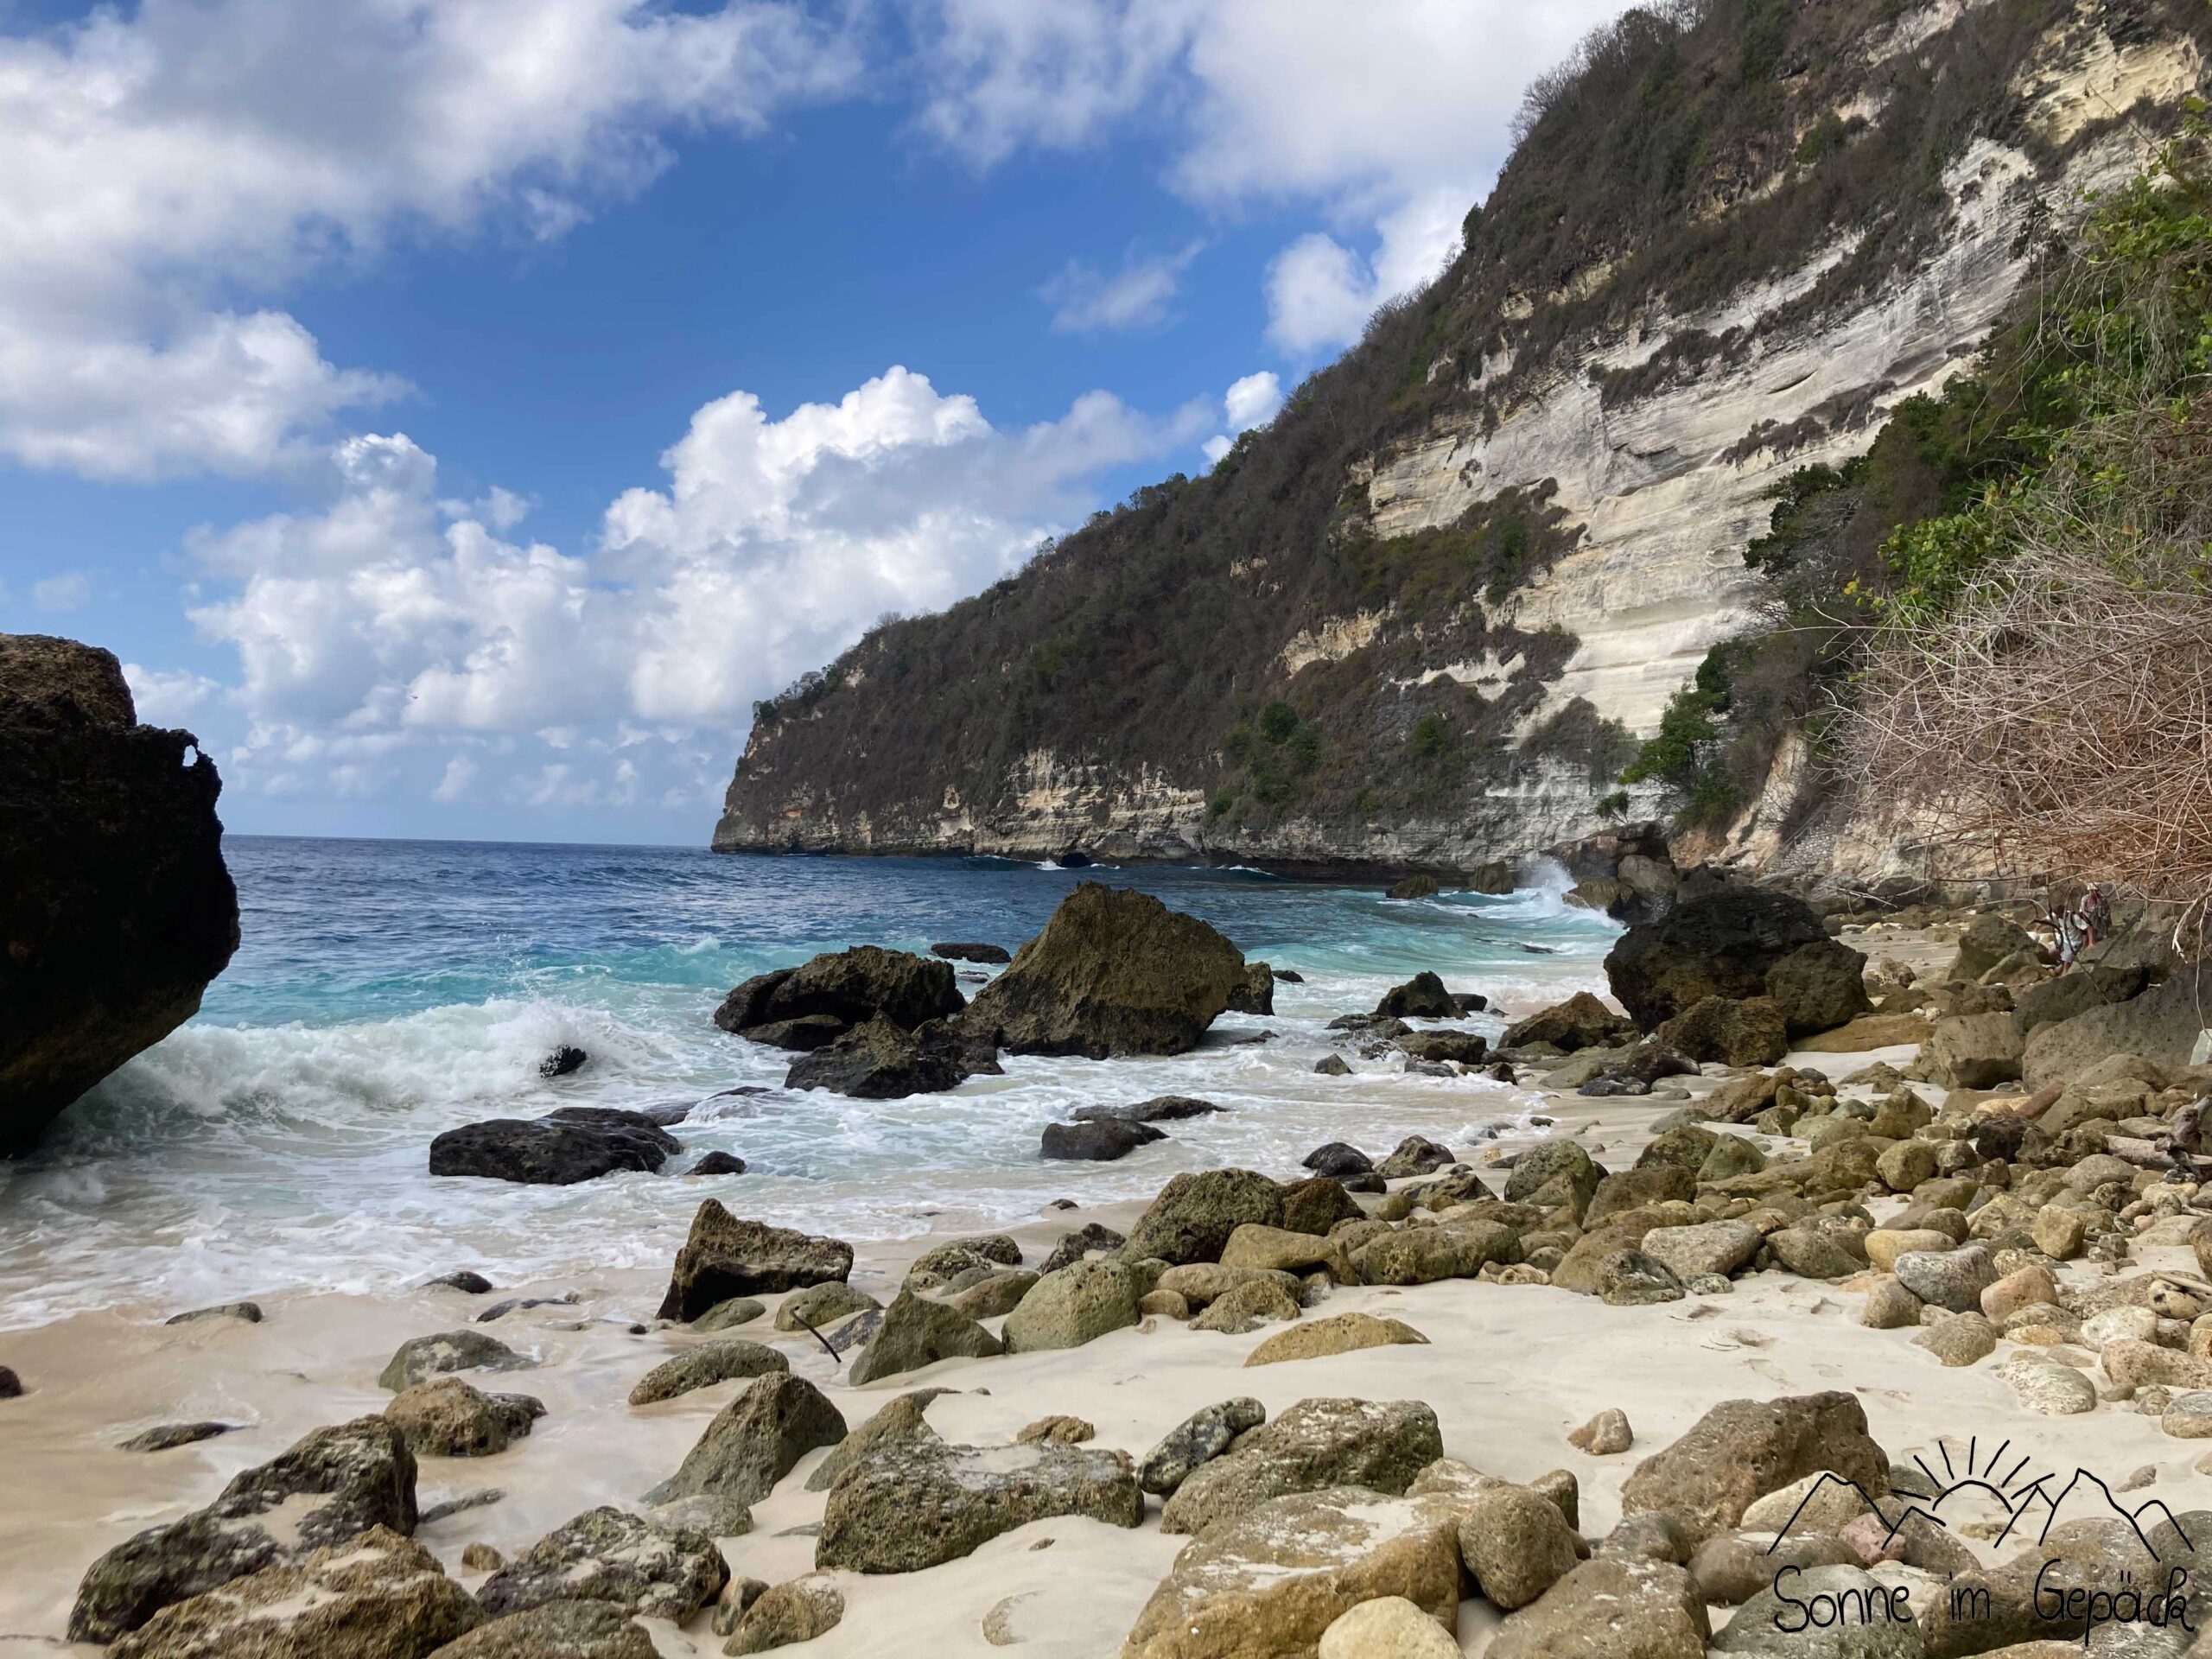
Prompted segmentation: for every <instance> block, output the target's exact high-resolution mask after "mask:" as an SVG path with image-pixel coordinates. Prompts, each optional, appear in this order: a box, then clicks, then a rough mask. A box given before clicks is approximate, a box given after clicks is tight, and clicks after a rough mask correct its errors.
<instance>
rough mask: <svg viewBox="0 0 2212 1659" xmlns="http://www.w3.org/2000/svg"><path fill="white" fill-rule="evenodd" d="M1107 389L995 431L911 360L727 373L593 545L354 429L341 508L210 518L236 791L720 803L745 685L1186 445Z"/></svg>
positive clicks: (341, 448)
mask: <svg viewBox="0 0 2212 1659" xmlns="http://www.w3.org/2000/svg"><path fill="white" fill-rule="evenodd" d="M1212 418H1213V416H1211V413H1210V412H1209V410H1207V408H1206V407H1205V405H1203V404H1199V405H1193V406H1192V407H1190V408H1188V409H1185V410H1181V411H1179V412H1177V413H1176V414H1174V415H1172V416H1168V417H1166V418H1165V419H1154V418H1151V417H1147V416H1144V415H1141V414H1140V413H1138V412H1137V411H1135V410H1131V409H1129V408H1128V406H1127V405H1125V404H1122V403H1121V402H1120V400H1118V399H1116V398H1115V397H1111V396H1109V395H1107V394H1105V393H1103V392H1094V393H1090V394H1089V395H1086V396H1085V397H1080V398H1078V399H1077V400H1076V402H1075V403H1074V404H1073V405H1072V406H1071V408H1070V409H1069V410H1068V411H1067V413H1066V414H1065V415H1064V416H1061V417H1060V418H1059V419H1058V420H1056V421H1051V422H1046V423H1040V424H1038V425H1034V426H1031V427H1027V428H1013V429H1002V428H999V427H996V426H994V425H993V424H992V423H991V422H990V421H989V420H988V418H986V416H984V414H983V412H982V410H981V409H980V408H979V407H978V406H977V405H976V402H975V400H974V399H973V398H970V397H963V396H960V395H958V394H946V393H942V392H939V391H938V390H937V389H936V388H935V387H934V386H933V385H931V383H930V382H929V380H928V379H927V378H925V377H924V376H922V375H919V374H916V373H914V372H912V371H910V370H907V369H904V368H893V369H891V370H889V371H887V372H885V373H883V374H881V375H880V376H878V377H876V378H874V379H872V380H870V381H868V383H867V384H866V385H861V386H860V387H858V388H856V389H855V390H854V391H851V392H849V393H848V394H846V395H845V397H842V398H841V399H840V400H838V401H837V402H836V403H835V404H802V405H800V406H799V407H798V408H797V409H795V410H791V412H790V413H789V414H787V415H785V416H782V417H781V418H774V417H772V416H770V415H769V414H768V412H767V411H766V410H764V409H763V408H762V407H761V404H760V400H759V399H758V398H756V397H753V396H752V395H751V394H750V393H747V392H734V393H732V394H730V395H729V396H728V397H722V398H719V399H717V400H716V401H715V402H713V403H711V404H707V405H706V406H704V407H703V408H702V409H701V410H698V411H697V412H696V414H695V415H694V416H692V418H691V421H690V426H689V429H687V430H686V431H685V433H684V434H683V436H682V437H681V438H680V439H679V440H678V441H677V442H676V443H675V444H674V445H672V446H671V448H669V450H668V451H667V453H666V454H664V456H663V457H662V464H663V467H664V472H665V478H664V481H663V482H662V483H661V485H660V486H658V487H652V488H646V487H639V488H637V489H632V490H629V491H626V492H625V493H623V494H622V495H620V497H619V498H617V499H615V500H614V501H613V503H612V504H611V505H609V507H608V508H607V512H606V514H605V518H604V522H603V525H602V528H601V535H600V537H599V538H598V540H597V543H596V544H595V545H594V546H592V547H590V548H588V549H585V550H579V551H576V552H563V551H562V550H558V549H556V548H554V547H551V546H549V545H547V544H545V543H539V542H534V541H530V540H528V539H526V538H516V537H512V535H511V534H510V531H512V527H513V526H512V522H510V523H508V524H500V523H498V522H496V520H497V519H499V518H500V517H502V516H503V515H505V514H506V513H508V512H510V508H509V507H508V506H506V505H503V504H505V503H512V500H513V499H514V498H512V497H507V496H503V495H502V494H500V493H493V494H492V495H490V496H487V497H486V499H485V504H484V510H483V511H481V512H474V511H471V510H469V508H468V506H467V504H463V503H459V502H456V501H454V500H453V499H450V498H447V497H442V496H441V495H440V493H439V491H438V477H437V473H438V468H437V463H436V461H435V459H434V458H433V457H431V456H430V455H429V454H427V453H426V452H425V451H423V449H422V448H420V447H419V446H418V445H416V443H414V442H412V441H411V440H410V439H409V438H407V437H405V436H404V435H397V434H392V435H379V436H365V437H360V438H353V439H348V440H346V441H344V442H341V443H340V444H339V445H337V446H336V447H335V448H334V450H333V451H332V452H331V454H330V456H329V491H330V499H329V500H328V501H327V504H326V505H324V506H323V507H322V508H321V510H320V511H318V512H309V513H282V514H275V515H271V516H269V517H266V518H260V519H257V520H254V521H251V522H250V523H247V524H240V525H237V526H234V527H232V528H231V529H229V530H226V531H219V532H218V531H208V532H203V533H201V534H200V535H199V536H197V537H194V541H193V544H192V545H193V551H194V555H195V556H196V557H197V558H198V560H199V561H200V564H201V566H202V568H203V569H204V571H205V572H206V574H207V577H208V579H209V581H210V582H211V583H212V584H213V586H214V587H215V588H216V589H217V591H216V592H215V593H214V594H212V595H211V596H210V597H209V598H208V599H207V601H206V602H204V603H202V604H201V605H200V606H199V607H197V608H195V609H194V612H193V613H192V615H193V620H194V623H195V624H196V625H197V626H198V627H199V629H200V632H201V633H202V634H203V635H204V636H205V637H206V638H207V639H210V640H213V641H216V642H219V643H222V644H226V645H229V646H231V647H232V648H233V649H235V650H236V652H238V662H239V681H238V686H237V688H236V690H235V693H234V696H235V700H236V702H237V703H238V707H239V709H240V711H241V714H242V717H243V720H244V722H245V734H244V736H243V737H242V738H241V740H240V741H238V743H237V744H236V745H235V746H234V747H233V748H232V753H231V754H230V755H229V756H228V757H227V761H228V764H229V766H230V768H231V770H232V783H233V785H234V786H236V787H239V788H243V789H246V790H255V789H283V790H293V791H300V790H308V789H312V788H313V787H315V779H316V777H317V776H318V775H320V776H321V778H322V779H324V782H325V783H326V785H327V787H328V788H329V789H331V790H333V791H339V792H346V791H362V790H367V789H378V788H387V787H390V788H403V789H412V790H414V791H416V792H417V793H418V794H419V795H421V796H423V797H427V798H431V799H434V800H438V801H442V802H454V801H459V800H462V799H465V798H475V797H478V796H480V795H486V794H488V795H491V796H493V797H496V798H503V799H507V800H511V801H513V802H516V803H518V804H522V805H525V806H530V807H536V808H544V809H562V808H572V807H579V806H620V805H626V804H631V803H633V802H636V801H639V800H643V799H646V798H653V799H657V800H658V801H659V802H661V803H663V804H666V803H667V802H669V801H671V799H676V800H701V799H703V798H705V797H706V796H707V795H708V794H709V792H710V791H713V790H715V789H718V788H719V787H720V785H721V782H722V781H725V780H726V772H727V767H728V761H729V757H730V755H731V753H734V741H735V739H736V736H737V734H741V732H742V731H743V729H744V728H745V726H746V724H747V721H748V720H749V718H750V714H751V708H752V704H753V702H754V701H755V700H757V699H759V698H761V697H764V696H770V695H772V693H774V692H776V691H778V690H781V689H782V688H783V687H784V686H785V684H786V683H789V682H790V681H791V679H793V678H795V677H797V676H798V674H800V673H801V672H803V671H805V670H807V669H810V668H814V667H817V666H819V665H820V664H822V663H823V662H825V661H827V660H829V658H832V657H834V656H836V654H837V653H838V652H840V651H842V649H843V648H844V647H845V646H847V645H849V644H851V643H852V641H853V640H854V639H857V638H858V637H859V636H860V634H861V632H863V631H864V630H865V628H866V627H867V626H868V624H869V623H870V622H871V621H872V620H874V619H875V618H876V617H877V616H879V615H880V614H881V613H883V612H884V611H886V610H887V609H888V610H898V611H902V612H915V611H924V610H930V609H935V608H938V607H942V606H944V605H945V604H948V603H950V602H951V601H954V600H956V599H958V598H961V597H963V595H965V594H969V593H972V592H974V591H976V589H977V588H981V587H983V586H984V585H986V584H987V583H988V582H992V581H994V580H995V579H996V578H997V577H999V576H1001V575H1004V574H1006V573H1007V571H1009V570H1010V569H1014V567H1015V566H1016V565H1018V564H1019V563H1020V562H1021V561H1022V560H1023V559H1024V558H1025V557H1026V556H1027V555H1028V553H1029V552H1030V551H1031V550H1032V549H1033V548H1034V547H1035V545H1036V543H1038V541H1039V539H1040V538H1041V537H1045V536H1047V535H1050V534H1052V533H1054V532H1055V531H1058V530H1060V529H1063V528H1065V527H1066V526H1068V525H1070V524H1074V523H1077V522H1079V521H1080V519H1081V518H1082V517H1083V516H1084V513H1085V512H1087V510H1088V508H1089V507H1090V504H1091V503H1092V501H1093V500H1094V499H1095V498H1096V483H1097V480H1098V478H1099V476H1100V474H1102V473H1103V472H1106V471H1108V470H1109V469H1112V468H1115V467H1122V466H1125V465H1128V464H1132V463H1136V462H1145V461H1157V460H1159V459H1160V458H1162V457H1164V456H1166V455H1167V454H1171V453H1172V452H1173V450H1174V449H1175V448H1179V447H1180V446H1182V445H1185V444H1188V443H1190V442H1193V441H1194V440H1195V439H1196V437H1197V436H1198V434H1199V433H1200V432H1202V431H1203V430H1205V426H1206V425H1207V424H1210V423H1211V420H1212Z"/></svg>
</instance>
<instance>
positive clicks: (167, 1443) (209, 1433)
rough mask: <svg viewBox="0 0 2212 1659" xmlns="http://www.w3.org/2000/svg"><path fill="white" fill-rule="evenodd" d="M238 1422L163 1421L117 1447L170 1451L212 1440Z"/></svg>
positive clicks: (228, 1431)
mask: <svg viewBox="0 0 2212 1659" xmlns="http://www.w3.org/2000/svg"><path fill="white" fill-rule="evenodd" d="M236 1427H238V1425H237V1424H236V1423H217V1422H198V1423H162V1424H160V1425H159V1426H157V1427H153V1428H149V1429H147V1430H145V1431H144V1432H143V1433H137V1434H133V1435H132V1436H131V1437H130V1439H129V1440H124V1441H122V1442H121V1443H120V1444H118V1446H117V1447H116V1450H118V1452H170V1451H174V1450H175V1448H176V1447H178V1446H197V1445H199V1444H200V1441H202V1440H213V1439H214V1438H215V1437H216V1436H217V1435H218V1434H227V1433H230V1432H231V1431H232V1429H233V1428H236Z"/></svg>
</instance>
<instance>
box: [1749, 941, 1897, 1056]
mask: <svg viewBox="0 0 2212 1659" xmlns="http://www.w3.org/2000/svg"><path fill="white" fill-rule="evenodd" d="M1766 995H1767V1000H1768V1001H1770V1002H1772V1003H1773V1004H1774V1005H1775V1007H1777V1008H1779V1009H1780V1010H1781V1011H1782V1019H1783V1024H1785V1025H1787V1026H1788V1027H1789V1034H1790V1035H1791V1036H1793V1037H1808V1036H1811V1035H1812V1034H1814V1033H1816V1032H1823V1031H1834V1029H1835V1028H1836V1027H1838V1026H1847V1025H1849V1024H1850V1023H1851V1022H1852V1021H1853V1020H1856V1019H1857V1018H1859V1015H1860V1014H1871V1013H1872V1012H1873V1008H1874V1002H1873V999H1872V998H1871V997H1869V996H1868V995H1866V957H1863V956H1861V955H1860V954H1859V952H1858V951H1856V950H1853V949H1852V948H1851V947H1850V946H1849V945H1847V944H1839V943H1838V942H1837V941H1835V940H1834V939H1822V940H1821V941H1820V942H1819V943H1818V944H1803V945H1800V946H1798V947H1797V949H1796V950H1792V951H1791V952H1790V953H1789V955H1788V956H1786V957H1783V959H1782V960H1781V961H1780V962H1777V963H1775V964H1774V966H1773V967H1772V968H1770V969H1768V970H1767V976H1766Z"/></svg>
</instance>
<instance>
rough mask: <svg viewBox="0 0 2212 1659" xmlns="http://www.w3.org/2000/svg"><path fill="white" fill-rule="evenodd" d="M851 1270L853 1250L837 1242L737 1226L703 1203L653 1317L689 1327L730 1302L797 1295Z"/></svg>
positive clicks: (712, 1202) (752, 1224)
mask: <svg viewBox="0 0 2212 1659" xmlns="http://www.w3.org/2000/svg"><path fill="white" fill-rule="evenodd" d="M852 1269H853V1247H852V1246H851V1245H849V1244H848V1243H844V1242H843V1241H842V1240H841V1239H835V1238H817V1237H815V1236H811V1235H810V1234H806V1233H798V1232H793V1231H791V1230H789V1229H787V1228H783V1227H771V1226H769V1225H768V1224H766V1223H765V1222H758V1221H741V1220H739V1219H738V1218H737V1217H735V1216H733V1215H731V1214H730V1212H729V1211H728V1210H726V1209H724V1208H723V1207H722V1205H721V1200H720V1199H718V1198H709V1199H708V1200H707V1201H706V1202H705V1203H704V1204H702V1205H700V1206H699V1212H698V1214H697V1215H696V1216H694V1217H692V1218H691V1232H690V1236H689V1237H687V1238H686V1239H685V1240H684V1241H683V1249H681V1250H679V1251H677V1256H676V1266H675V1269H674V1271H673V1272H672V1273H671V1274H670V1277H669V1283H668V1294H667V1295H665V1296H664V1297H663V1298H662V1299H661V1305H660V1315H659V1316H660V1317H661V1318H662V1319H677V1320H683V1321H690V1320H692V1319H697V1318H698V1316H699V1315H700V1314H702V1313H705V1312H706V1311H707V1310H708V1309H709V1308H711V1307H713V1306H715V1305H716V1304H718V1303H721V1302H724V1301H727V1300H730V1299H731V1298H733V1297H740V1296H752V1295H756V1294H760V1293H763V1292H769V1293H773V1292H777V1291H785V1290H803V1289H804V1288H805V1287H807V1286H809V1285H818V1284H822V1283H824V1282H825V1281H829V1280H833V1279H843V1278H844V1277H846V1276H847V1275H848V1274H850V1273H851V1272H852Z"/></svg>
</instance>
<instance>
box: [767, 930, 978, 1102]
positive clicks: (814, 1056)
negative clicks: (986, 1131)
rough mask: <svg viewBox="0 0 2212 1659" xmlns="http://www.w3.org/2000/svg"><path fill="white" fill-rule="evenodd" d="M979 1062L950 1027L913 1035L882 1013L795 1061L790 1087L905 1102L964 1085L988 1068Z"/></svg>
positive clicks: (788, 1078) (787, 1080)
mask: <svg viewBox="0 0 2212 1659" xmlns="http://www.w3.org/2000/svg"><path fill="white" fill-rule="evenodd" d="M943 965H944V964H943V963H939V964H938V966H940V967H942V966H943ZM978 1058H979V1057H978V1056H977V1055H976V1053H975V1052H973V1050H972V1048H971V1046H970V1045H969V1042H968V1040H967V1039H965V1038H963V1036H961V1035H960V1034H959V1033H957V1032H956V1031H954V1030H953V1029H952V1028H951V1027H948V1026H944V1025H933V1026H927V1027H923V1028H922V1029H921V1030H919V1031H908V1030H906V1028H905V1027H902V1026H899V1025H897V1024H895V1023H893V1021H892V1020H889V1019H887V1018H886V1017H885V1016H884V1015H882V1014H877V1015H876V1016H875V1017H874V1019H872V1020H866V1021H864V1022H863V1023H861V1024H860V1025H857V1026H855V1027H853V1028H852V1029H851V1030H849V1031H848V1032H846V1033H843V1034H842V1036H840V1037H838V1038H836V1039H834V1040H832V1041H830V1042H827V1043H824V1044H823V1045H822V1046H819V1047H818V1048H815V1049H813V1050H812V1051H810V1052H807V1053H804V1054H802V1055H800V1056H799V1057H798V1058H797V1059H795V1060H793V1061H792V1062H791V1070H790V1071H786V1072H785V1074H784V1087H785V1088H786V1089H827V1090H829V1091H830V1092H831V1093H832V1094H839V1095H849V1096H852V1097H853V1098H854V1099H855V1100H904V1099H906V1097H907V1096H909V1095H938V1094H943V1093H944V1091H945V1090H948V1089H953V1088H957V1087H958V1086H959V1085H960V1084H963V1083H965V1082H967V1080H968V1079H969V1078H970V1077H974V1076H975V1075H976V1072H977V1071H982V1070H984V1069H986V1068H985V1067H984V1066H982V1065H978V1064H977V1060H978ZM994 1064H995V1063H994Z"/></svg>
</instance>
